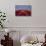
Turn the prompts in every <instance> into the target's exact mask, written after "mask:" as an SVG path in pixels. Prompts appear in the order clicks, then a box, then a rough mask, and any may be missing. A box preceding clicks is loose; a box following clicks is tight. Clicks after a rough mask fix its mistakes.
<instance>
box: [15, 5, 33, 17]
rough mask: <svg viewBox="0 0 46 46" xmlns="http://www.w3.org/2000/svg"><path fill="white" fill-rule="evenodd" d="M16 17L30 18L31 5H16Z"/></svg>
mask: <svg viewBox="0 0 46 46" xmlns="http://www.w3.org/2000/svg"><path fill="white" fill-rule="evenodd" d="M15 8H16V9H15V15H16V16H32V5H16V6H15Z"/></svg>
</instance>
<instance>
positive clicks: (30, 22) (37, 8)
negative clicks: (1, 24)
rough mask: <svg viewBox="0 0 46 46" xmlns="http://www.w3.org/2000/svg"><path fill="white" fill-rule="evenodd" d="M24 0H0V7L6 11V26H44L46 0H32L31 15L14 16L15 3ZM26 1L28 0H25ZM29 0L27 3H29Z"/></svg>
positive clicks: (45, 23)
mask: <svg viewBox="0 0 46 46" xmlns="http://www.w3.org/2000/svg"><path fill="white" fill-rule="evenodd" d="M24 1H26V0H23V1H21V0H0V9H1V10H2V11H4V12H6V13H7V18H8V22H7V24H6V26H7V27H46V5H45V4H46V0H44V1H43V0H32V16H30V17H17V16H15V5H16V4H23V3H20V2H24ZM27 1H28V0H27ZM30 2H31V0H29V3H25V2H24V3H25V4H31V3H30Z"/></svg>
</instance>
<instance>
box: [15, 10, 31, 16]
mask: <svg viewBox="0 0 46 46" xmlns="http://www.w3.org/2000/svg"><path fill="white" fill-rule="evenodd" d="M15 14H16V16H31V10H16V12H15Z"/></svg>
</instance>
